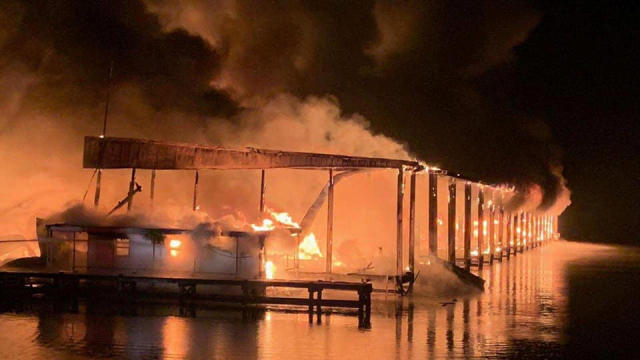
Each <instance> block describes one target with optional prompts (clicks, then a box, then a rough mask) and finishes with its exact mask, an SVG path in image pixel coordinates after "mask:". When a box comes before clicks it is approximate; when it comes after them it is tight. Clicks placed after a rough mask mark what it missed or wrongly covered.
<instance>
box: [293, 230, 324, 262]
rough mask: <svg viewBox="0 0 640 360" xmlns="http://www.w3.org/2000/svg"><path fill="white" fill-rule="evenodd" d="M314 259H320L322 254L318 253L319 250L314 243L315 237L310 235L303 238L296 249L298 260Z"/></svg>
mask: <svg viewBox="0 0 640 360" xmlns="http://www.w3.org/2000/svg"><path fill="white" fill-rule="evenodd" d="M314 257H322V253H321V252H320V248H319V247H318V243H317V242H316V236H315V235H314V234H313V233H310V234H309V235H307V236H305V237H304V239H303V240H302V242H301V243H300V246H299V247H298V258H300V259H303V260H310V259H313V258H314Z"/></svg>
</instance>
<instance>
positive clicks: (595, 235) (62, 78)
mask: <svg viewBox="0 0 640 360" xmlns="http://www.w3.org/2000/svg"><path fill="white" fill-rule="evenodd" d="M229 4H231V5H229ZM639 7H640V5H637V4H636V3H634V2H622V1H616V2H606V1H594V2H584V1H580V2H561V1H524V0H523V1H518V0H513V1H478V0H431V1H406V2H405V1H402V2H386V1H377V2H376V1H354V2H345V1H329V0H326V1H306V2H305V1H281V2H270V1H269V2H268V1H254V0H236V1H223V2H220V1H206V0H197V1H193V2H189V3H188V4H187V3H185V2H181V1H176V0H162V1H148V2H145V1H141V0H126V1H125V0H113V1H84V0H82V1H73V0H69V1H59V2H57V1H45V0H33V1H28V2H23V1H18V0H7V1H4V2H0V85H1V86H2V87H3V90H4V91H5V92H6V93H7V94H12V92H15V93H16V94H18V93H19V95H20V96H13V95H14V94H12V96H6V97H5V98H4V99H3V98H0V108H2V109H5V108H6V107H7V106H11V104H12V101H13V100H11V99H15V98H19V99H21V103H20V104H21V106H22V109H21V111H23V112H24V111H31V112H34V113H38V114H42V113H44V114H50V115H58V116H57V118H64V116H66V114H68V113H71V112H72V111H70V110H69V109H76V108H80V107H82V108H87V109H94V110H95V113H96V114H100V113H101V111H102V110H101V109H102V107H103V99H104V96H105V91H106V83H107V82H106V81H105V77H106V69H108V64H109V62H110V61H114V62H115V64H116V65H115V69H116V70H115V71H114V79H113V85H112V86H113V90H114V91H115V92H117V91H119V89H122V88H124V87H125V86H129V87H131V86H132V85H133V86H135V87H136V89H138V93H139V94H141V95H140V99H141V101H142V102H144V103H145V104H146V105H147V106H149V107H151V108H153V109H154V110H155V111H157V112H159V113H162V112H169V111H171V112H174V111H179V112H182V113H185V114H188V115H189V116H192V118H193V119H197V120H196V121H198V122H201V123H202V124H204V125H206V123H207V121H216V120H215V117H216V116H223V117H225V118H227V119H230V121H233V120H234V114H237V112H238V111H240V110H241V109H245V108H247V107H249V108H250V107H252V106H254V107H259V106H260V104H261V103H263V102H264V101H265V99H268V98H269V97H272V96H276V95H278V94H281V93H288V94H293V95H295V96H297V97H299V98H300V99H305V98H306V97H307V96H310V95H314V96H324V95H327V94H330V95H331V96H334V97H335V99H337V101H338V102H339V104H340V107H341V109H342V111H343V112H344V113H345V114H346V115H349V114H353V113H358V114H362V115H363V116H365V117H366V119H367V120H368V121H369V122H370V123H371V129H372V130H373V131H375V132H378V133H382V134H385V135H387V136H390V137H393V138H394V139H396V140H398V141H401V142H403V143H406V145H407V146H408V148H409V149H410V150H411V151H412V152H413V153H414V154H415V155H417V156H418V157H419V158H421V159H424V160H426V161H428V162H430V163H435V164H438V165H440V166H441V167H443V168H447V169H451V170H454V171H459V172H462V173H463V174H465V175H468V176H470V177H474V178H480V179H486V181H488V182H509V183H514V184H517V185H518V186H521V187H522V188H526V187H528V186H530V185H532V184H538V185H539V186H540V187H541V188H542V189H543V191H544V193H545V198H544V200H543V204H542V206H543V207H545V206H551V205H552V204H553V202H554V201H555V197H556V195H557V192H558V189H559V188H560V186H559V184H560V181H561V179H560V178H559V177H558V176H557V175H556V174H555V173H554V171H553V169H557V168H558V167H559V166H563V167H564V177H565V178H566V179H567V182H568V187H569V188H570V189H571V191H572V202H573V204H572V205H571V206H570V207H569V208H568V209H567V210H566V212H565V214H564V215H563V216H562V221H561V225H562V228H561V230H562V232H563V234H564V235H565V236H566V237H568V238H571V239H578V240H589V241H601V242H623V243H636V242H638V240H640V239H638V235H637V234H638V232H639V231H640V227H639V226H640V224H639V223H640V221H639V220H638V218H639V217H640V208H639V205H638V203H639V202H640V199H639V196H638V192H639V191H638V185H640V184H639V183H640V169H639V167H640V165H639V163H640V162H639V161H638V159H637V155H636V154H637V153H638V150H639V149H638V147H639V141H638V136H639V131H638V130H639V129H638V127H639V125H638V123H639V122H638V118H637V116H638V110H639V109H638V106H639V105H638V103H639V101H638V100H640V99H639V95H640V91H639V90H640V89H639V84H640V82H639V81H638V80H639V79H638V69H637V67H638V64H640V54H639V51H640V50H639V49H640V46H639V41H638V39H640V36H639V35H640V33H639V31H640V9H639ZM229 14H232V15H233V16H229ZM15 74H19V75H20V76H21V77H19V76H16V75H15ZM18 78H21V79H22V80H24V79H27V80H24V81H18V82H16V81H15V79H18ZM33 79H37V80H35V81H34V80H33ZM212 83H216V84H218V86H217V87H216V86H212V85H211V84H212ZM20 84H22V85H23V87H21V88H20V91H17V90H15V89H17V88H18V86H17V85H20ZM220 84H221V85H220ZM7 99H8V100H7ZM98 116H99V115H98ZM52 118H56V117H52ZM0 120H2V119H0ZM85 121H88V120H85ZM156 125H157V126H159V127H161V126H162V124H161V123H159V124H156ZM67 126H68V124H67ZM10 127H11V121H10V120H9V121H6V120H2V121H0V135H2V131H3V129H9V128H10ZM76 127H77V126H76Z"/></svg>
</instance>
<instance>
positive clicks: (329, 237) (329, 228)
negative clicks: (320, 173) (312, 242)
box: [325, 169, 334, 274]
mask: <svg viewBox="0 0 640 360" xmlns="http://www.w3.org/2000/svg"><path fill="white" fill-rule="evenodd" d="M333 187H334V182H333V169H329V192H328V195H327V263H326V265H325V271H326V272H327V273H328V274H330V273H331V265H332V261H333Z"/></svg>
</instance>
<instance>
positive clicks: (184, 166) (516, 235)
mask: <svg viewBox="0 0 640 360" xmlns="http://www.w3.org/2000/svg"><path fill="white" fill-rule="evenodd" d="M83 166H84V168H93V169H100V171H104V170H106V169H132V178H131V186H133V184H135V171H136V169H148V170H151V171H152V186H151V188H152V189H154V185H153V182H154V181H155V171H156V170H191V171H195V179H194V192H193V208H194V210H195V209H197V207H198V203H197V195H198V192H197V188H198V171H199V170H202V169H219V170H240V169H255V170H261V179H260V180H261V181H260V212H261V213H263V212H265V192H266V187H267V184H266V170H268V169H285V168H286V169H298V170H324V171H327V173H328V183H327V193H326V196H327V202H328V206H327V239H326V255H327V256H326V265H325V272H326V273H327V274H330V273H332V247H333V237H334V232H333V216H334V215H333V208H334V206H333V202H334V187H335V185H336V179H337V178H339V177H341V176H340V175H341V174H345V173H346V172H352V171H355V170H363V169H395V170H397V172H398V173H397V188H396V195H397V209H396V210H397V211H396V215H397V217H396V254H397V257H396V273H395V276H396V277H399V278H403V277H404V276H406V274H404V271H405V268H404V264H403V251H404V250H405V249H404V248H403V247H404V241H405V240H404V236H405V235H404V230H403V221H404V213H403V211H404V206H405V204H404V192H405V174H407V173H408V174H409V176H410V186H409V191H410V194H409V234H408V249H407V250H408V269H407V270H408V273H409V276H410V277H411V281H413V273H414V272H415V271H416V269H415V266H416V259H415V257H416V249H415V248H416V234H415V226H416V219H415V206H416V205H415V204H416V175H418V174H426V175H427V176H428V196H427V197H428V199H427V207H428V209H429V214H428V219H427V221H428V250H429V256H430V257H431V258H432V259H437V258H438V250H439V249H438V245H439V241H438V230H437V227H438V225H440V224H439V223H440V222H441V221H440V219H439V218H438V214H437V211H438V185H437V181H438V177H440V176H448V177H449V178H450V179H449V182H448V184H449V185H448V186H447V189H446V190H447V192H448V206H447V213H446V216H447V223H448V227H447V229H446V231H443V236H444V237H446V241H445V242H444V243H445V244H446V252H445V254H446V255H445V257H444V258H445V259H446V263H447V264H449V265H448V266H451V267H452V268H455V269H458V270H466V271H467V272H468V271H470V268H471V266H472V265H477V266H478V268H480V269H482V266H483V263H484V255H485V254H486V253H487V251H488V255H489V256H488V259H489V262H490V263H492V262H493V259H494V257H497V258H498V259H499V260H500V261H501V260H502V257H503V255H504V256H507V257H508V256H509V255H510V253H511V249H514V254H515V252H516V251H517V249H518V247H520V251H522V250H524V248H525V244H527V245H530V243H531V242H537V241H543V240H544V239H549V238H551V234H552V233H553V230H555V226H554V225H555V224H556V223H554V222H553V220H554V218H553V217H552V216H548V215H546V214H545V216H546V217H547V218H549V219H550V220H549V221H548V224H547V225H545V226H546V228H545V231H544V233H543V234H542V235H537V234H536V235H535V236H532V235H533V234H531V232H532V231H535V230H536V226H535V225H534V224H533V223H532V219H531V216H532V214H530V213H527V214H526V217H525V213H520V216H518V213H517V212H516V213H514V214H512V213H511V212H507V214H506V216H505V209H504V203H505V199H504V195H505V193H506V191H505V189H503V188H495V187H491V186H488V185H486V184H482V183H479V182H474V181H471V180H468V179H464V178H462V177H460V176H451V175H449V174H447V172H446V171H443V170H440V169H436V168H429V167H426V166H425V165H424V164H422V163H420V162H418V161H410V160H397V159H385V158H372V157H361V156H346V155H335V154H319V153H308V152H292V151H277V150H265V149H256V148H244V149H230V148H224V147H218V146H204V145H195V144H184V143H171V142H163V141H154V140H142V139H128V138H115V137H95V136H87V137H85V143H84V158H83ZM460 180H462V181H464V198H463V199H464V210H463V219H462V224H463V231H462V233H463V236H462V240H463V246H462V249H463V254H462V258H461V259H458V258H457V255H458V254H457V253H456V249H457V247H456V230H457V218H456V212H457V211H456V198H457V197H456V184H457V181H460ZM98 186H99V185H98ZM473 186H475V187H477V189H478V192H477V195H476V201H477V203H476V205H475V206H476V207H477V214H476V216H477V218H476V219H477V221H475V222H474V220H473V217H472V211H471V210H472V207H473V205H472V202H474V198H473V197H472V187H473ZM130 191H131V190H130ZM489 191H490V192H489ZM96 192H99V187H97V188H96ZM485 193H486V194H487V195H489V194H490V196H491V201H489V203H488V204H487V203H485ZM153 196H154V190H153V191H152V193H151V197H152V198H153ZM96 199H99V194H96ZM128 207H129V208H130V207H131V202H128ZM485 209H486V210H488V213H485ZM513 215H515V216H513ZM487 217H488V219H487ZM505 217H506V219H505ZM487 220H488V221H487ZM527 220H528V221H527ZM303 222H304V220H303ZM472 224H477V227H476V228H475V230H474V229H473V228H472ZM474 226H475V225H474ZM505 226H506V229H505ZM539 226H541V227H542V224H540V225H539ZM487 232H488V234H487ZM504 232H506V236H503V233H504ZM525 232H526V236H524V235H525V234H524V233H525ZM474 233H475V234H474ZM487 236H488V238H487ZM473 238H475V244H474V245H477V250H475V251H472V249H471V246H472V239H473ZM505 238H506V239H505ZM527 240H529V241H527ZM485 247H488V249H485ZM497 247H499V248H500V249H499V250H498V249H497ZM527 248H529V247H527ZM505 250H506V251H505ZM473 257H475V258H476V259H475V260H476V261H475V262H474V261H472V258H473ZM458 260H460V262H461V264H460V265H461V266H462V268H458V267H457V264H458ZM458 270H456V271H458ZM401 292H402V291H401Z"/></svg>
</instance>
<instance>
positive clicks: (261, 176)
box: [260, 169, 267, 215]
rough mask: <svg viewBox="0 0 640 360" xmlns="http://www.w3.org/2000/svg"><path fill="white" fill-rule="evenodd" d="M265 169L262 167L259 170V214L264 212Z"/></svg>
mask: <svg viewBox="0 0 640 360" xmlns="http://www.w3.org/2000/svg"><path fill="white" fill-rule="evenodd" d="M265 176H266V171H265V169H262V170H261V171H260V215H262V214H264V193H265V190H266V186H267V184H266V182H265Z"/></svg>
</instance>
